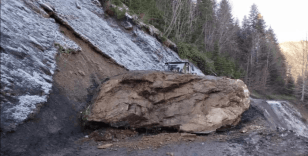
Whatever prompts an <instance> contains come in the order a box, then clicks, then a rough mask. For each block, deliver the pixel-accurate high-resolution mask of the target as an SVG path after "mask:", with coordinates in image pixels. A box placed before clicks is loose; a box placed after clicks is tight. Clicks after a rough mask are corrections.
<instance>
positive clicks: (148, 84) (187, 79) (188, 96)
mask: <svg viewBox="0 0 308 156" xmlns="http://www.w3.org/2000/svg"><path fill="white" fill-rule="evenodd" d="M249 106H250V99H249V91H248V89H247V86H246V85H245V84H244V83H243V81H241V80H234V79H228V78H222V77H214V76H197V75H189V74H176V73H171V72H160V71H132V72H128V73H125V74H122V75H118V76H116V77H113V78H111V79H110V80H109V81H107V82H105V83H103V84H102V85H101V86H100V88H99V90H98V93H97V95H96V96H95V97H94V98H93V100H92V105H90V106H89V107H88V108H87V111H86V112H87V113H86V115H85V117H86V119H87V121H95V122H104V123H108V124H110V125H112V126H115V127H119V126H130V127H132V128H151V127H174V128H178V129H179V130H180V131H184V132H192V133H208V132H211V131H215V130H216V129H218V128H220V127H223V126H230V125H236V124H237V123H238V122H239V121H240V118H241V114H242V113H243V112H244V111H245V110H247V109H248V108H249Z"/></svg>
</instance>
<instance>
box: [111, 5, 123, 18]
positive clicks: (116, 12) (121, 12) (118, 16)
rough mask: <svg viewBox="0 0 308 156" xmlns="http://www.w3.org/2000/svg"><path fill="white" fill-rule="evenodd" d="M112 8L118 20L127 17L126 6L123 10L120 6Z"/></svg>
mask: <svg viewBox="0 0 308 156" xmlns="http://www.w3.org/2000/svg"><path fill="white" fill-rule="evenodd" d="M111 9H112V11H113V12H114V13H115V15H116V17H117V19H118V20H120V19H123V18H124V17H125V12H126V11H125V9H124V8H122V10H120V8H111Z"/></svg>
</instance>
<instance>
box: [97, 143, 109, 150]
mask: <svg viewBox="0 0 308 156" xmlns="http://www.w3.org/2000/svg"><path fill="white" fill-rule="evenodd" d="M112 145H113V144H105V145H100V146H97V148H98V149H106V148H109V147H111V146H112Z"/></svg>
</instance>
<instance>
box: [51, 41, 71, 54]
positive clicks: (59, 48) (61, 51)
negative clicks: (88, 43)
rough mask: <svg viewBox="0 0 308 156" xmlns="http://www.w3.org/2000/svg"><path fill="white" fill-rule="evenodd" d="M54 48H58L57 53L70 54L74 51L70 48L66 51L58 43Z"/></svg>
mask: <svg viewBox="0 0 308 156" xmlns="http://www.w3.org/2000/svg"><path fill="white" fill-rule="evenodd" d="M55 47H57V48H58V52H60V53H66V54H70V53H72V52H73V51H74V49H71V48H68V49H65V48H63V47H62V46H61V45H60V44H59V43H55Z"/></svg>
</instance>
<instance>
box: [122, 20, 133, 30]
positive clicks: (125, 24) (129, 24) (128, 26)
mask: <svg viewBox="0 0 308 156" xmlns="http://www.w3.org/2000/svg"><path fill="white" fill-rule="evenodd" d="M121 25H122V26H123V27H124V28H125V29H126V30H132V29H133V25H132V24H131V23H130V22H128V21H122V22H121Z"/></svg>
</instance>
